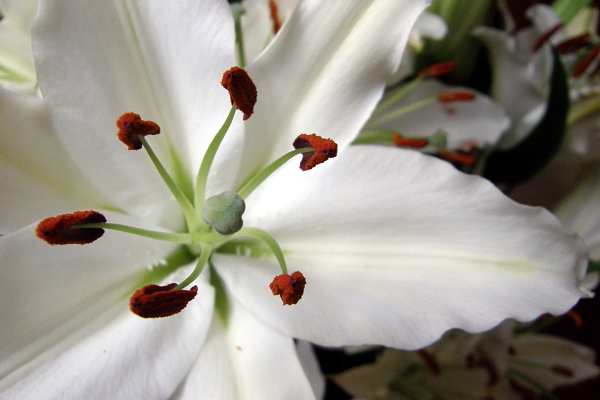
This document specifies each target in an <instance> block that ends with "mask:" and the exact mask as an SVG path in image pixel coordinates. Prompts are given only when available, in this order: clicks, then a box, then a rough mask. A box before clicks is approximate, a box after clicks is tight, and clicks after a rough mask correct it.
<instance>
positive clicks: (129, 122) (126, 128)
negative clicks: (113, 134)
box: [117, 113, 160, 150]
mask: <svg viewBox="0 0 600 400" xmlns="http://www.w3.org/2000/svg"><path fill="white" fill-rule="evenodd" d="M117 126H118V127H119V133H117V136H118V137H119V140H120V141H121V142H123V143H125V144H126V145H127V149H128V150H139V149H141V148H142V142H141V141H140V138H139V137H138V135H141V136H148V135H158V134H159V133H160V127H159V126H158V124H157V123H155V122H152V121H144V120H142V119H141V118H140V116H139V115H138V114H135V113H126V114H123V115H121V116H120V117H119V119H118V120H117Z"/></svg>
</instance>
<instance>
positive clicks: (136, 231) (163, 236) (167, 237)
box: [70, 222, 192, 244]
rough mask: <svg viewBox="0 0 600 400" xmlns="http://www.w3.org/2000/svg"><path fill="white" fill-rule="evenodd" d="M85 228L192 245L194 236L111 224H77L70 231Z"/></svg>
mask: <svg viewBox="0 0 600 400" xmlns="http://www.w3.org/2000/svg"><path fill="white" fill-rule="evenodd" d="M85 228H100V229H109V230H112V231H119V232H125V233H131V234H132V235H137V236H144V237H147V238H150V239H157V240H163V241H165V242H173V243H182V244H190V243H192V235H191V234H189V233H170V232H158V231H150V230H147V229H141V228H135V227H133V226H127V225H121V224H113V223H111V222H107V223H98V224H77V225H73V226H71V228H70V229H85Z"/></svg>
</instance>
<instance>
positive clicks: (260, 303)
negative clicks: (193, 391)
mask: <svg viewBox="0 0 600 400" xmlns="http://www.w3.org/2000/svg"><path fill="white" fill-rule="evenodd" d="M397 150H401V149H390V148H386V147H369V146H353V147H351V148H347V149H345V151H344V152H343V153H342V154H340V156H338V158H336V159H335V160H331V161H330V162H328V163H326V164H324V165H322V166H320V167H321V168H319V169H317V170H316V171H314V174H309V173H302V172H301V171H297V172H296V171H295V169H296V168H295V166H291V165H290V166H289V168H287V167H288V166H286V167H285V168H284V169H281V170H279V171H278V173H277V174H274V175H273V176H272V177H271V179H269V180H267V181H266V182H265V183H264V184H263V185H262V186H261V187H259V189H258V190H257V191H255V192H254V193H253V194H252V195H251V196H249V198H248V201H247V210H248V212H247V214H246V215H245V222H246V224H247V225H248V226H256V227H260V228H262V229H265V230H266V231H268V232H269V233H271V234H272V235H273V236H274V237H275V238H276V239H277V240H278V242H279V243H280V245H281V247H282V248H283V249H284V251H285V252H287V253H286V254H289V255H287V256H286V260H287V262H288V268H289V270H290V271H295V270H300V271H301V272H302V273H303V274H304V276H305V277H306V280H307V284H306V289H305V293H304V296H303V298H302V299H301V300H300V302H299V303H298V304H297V305H294V306H290V307H285V308H282V306H281V304H280V301H278V300H279V299H274V298H273V297H272V296H271V294H270V292H269V291H268V290H267V285H268V283H269V282H270V281H271V280H272V279H273V277H274V276H275V275H277V274H278V272H277V267H276V263H275V262H274V261H272V260H270V259H264V260H257V259H251V258H242V257H230V256H221V257H227V260H220V261H219V262H217V260H219V259H218V258H215V265H216V266H217V269H218V272H219V274H220V275H221V276H222V277H223V279H224V281H225V282H226V284H227V286H228V287H230V288H232V289H231V290H232V292H233V294H234V296H236V298H238V299H239V301H240V302H242V303H243V304H244V305H245V306H246V307H248V309H250V310H261V312H260V315H257V317H258V318H260V319H261V320H263V321H265V322H266V323H268V324H269V325H270V326H272V327H276V328H277V329H280V330H282V331H283V332H286V333H288V334H289V335H291V336H294V337H298V338H301V339H306V340H309V341H312V342H314V343H318V344H322V345H360V344H383V345H388V346H391V347H398V348H405V349H414V348H418V347H422V346H424V345H427V344H429V343H431V342H432V341H434V340H435V339H437V338H438V337H439V336H440V335H441V334H442V333H443V332H444V331H446V330H448V329H450V328H453V327H458V328H462V329H464V330H467V331H470V332H474V331H483V330H486V329H490V328H492V327H493V326H495V325H497V324H498V323H500V322H501V321H502V320H503V319H505V318H507V317H514V318H516V319H519V320H531V319H533V318H535V317H537V316H538V315H539V314H541V313H544V312H551V313H557V314H560V313H563V312H565V311H567V310H568V309H569V308H570V307H572V306H573V305H574V304H575V303H576V302H577V300H578V299H579V298H580V297H581V296H582V295H585V294H587V292H586V291H584V290H583V289H580V288H579V287H578V285H579V279H580V278H581V277H582V276H583V274H584V273H585V268H586V257H587V254H586V251H585V249H584V246H583V243H582V242H581V240H580V239H579V238H578V237H577V236H576V235H574V234H572V233H570V232H567V231H566V230H565V229H564V228H562V226H561V225H560V223H559V222H558V221H557V220H556V219H555V218H554V217H553V216H552V215H551V214H550V213H549V212H547V211H545V210H543V209H541V208H534V207H527V206H522V205H519V204H517V203H514V202H513V201H511V200H509V199H508V198H506V197H505V196H504V195H502V194H501V193H500V192H499V191H498V190H497V189H496V188H495V187H494V186H493V185H492V184H490V183H489V182H488V181H486V180H484V179H481V178H478V177H474V176H468V175H464V174H461V173H459V172H457V171H456V170H455V169H453V168H452V167H451V166H450V165H448V164H447V163H444V162H441V161H438V160H434V159H432V158H431V157H428V156H424V155H421V154H419V153H417V152H411V151H402V152H401V153H394V151H397ZM367 171H368V173H367ZM242 264H243V265H244V267H243V270H244V273H243V274H240V273H239V271H240V268H241V267H242ZM267 266H270V267H267ZM325 266H326V268H325ZM265 310H268V312H265Z"/></svg>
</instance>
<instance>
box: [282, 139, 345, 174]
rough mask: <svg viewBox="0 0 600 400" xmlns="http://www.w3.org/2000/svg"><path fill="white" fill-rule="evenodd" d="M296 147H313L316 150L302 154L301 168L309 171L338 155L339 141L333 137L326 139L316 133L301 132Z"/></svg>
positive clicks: (295, 143)
mask: <svg viewBox="0 0 600 400" xmlns="http://www.w3.org/2000/svg"><path fill="white" fill-rule="evenodd" d="M293 146H294V148H295V149H305V148H307V147H312V148H313V149H314V150H315V151H311V152H309V153H304V154H302V161H300V169H301V170H302V171H308V170H309V169H311V168H314V167H316V166H317V165H319V164H321V163H324V162H325V161H327V160H328V159H330V158H334V157H335V156H337V143H336V142H334V141H333V140H331V139H324V138H322V137H321V136H317V135H315V134H314V133H313V134H312V135H307V134H304V133H303V134H301V135H300V136H298V137H297V138H296V140H294V143H293Z"/></svg>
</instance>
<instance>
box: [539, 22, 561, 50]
mask: <svg viewBox="0 0 600 400" xmlns="http://www.w3.org/2000/svg"><path fill="white" fill-rule="evenodd" d="M562 27H563V26H562V24H561V23H559V24H557V25H554V26H553V27H552V28H550V29H548V30H547V31H546V32H544V33H543V34H542V36H540V37H539V38H538V39H537V40H536V41H535V43H534V44H533V47H532V49H531V51H532V52H534V53H535V52H536V51H538V50H539V49H540V48H541V47H542V46H543V45H544V43H546V42H547V41H548V40H549V39H550V38H551V37H552V36H553V35H554V34H555V33H556V32H558V31H559V30H560V29H561V28H562Z"/></svg>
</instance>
